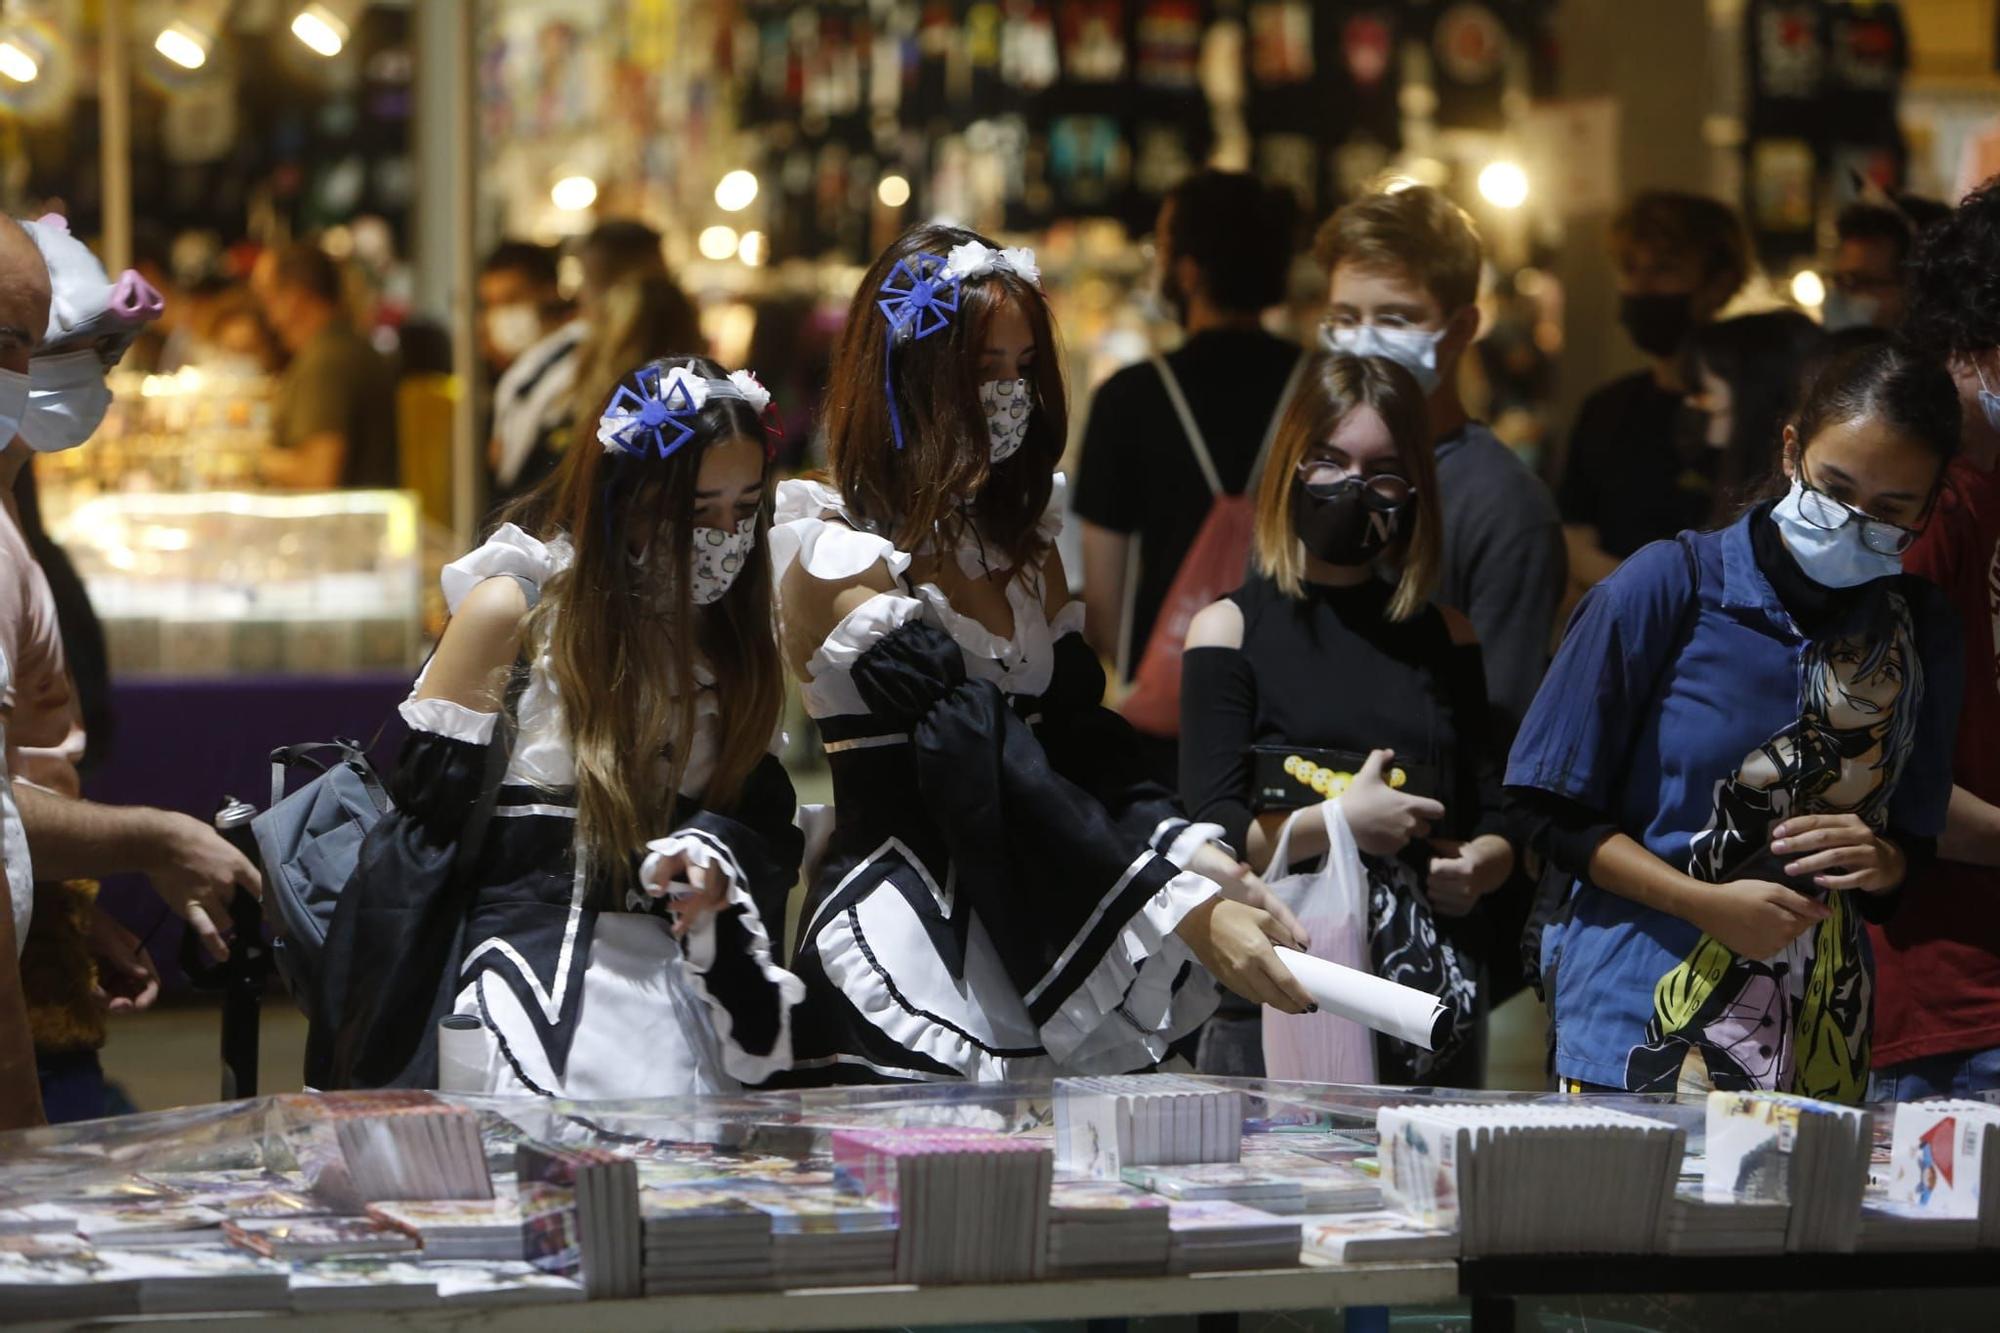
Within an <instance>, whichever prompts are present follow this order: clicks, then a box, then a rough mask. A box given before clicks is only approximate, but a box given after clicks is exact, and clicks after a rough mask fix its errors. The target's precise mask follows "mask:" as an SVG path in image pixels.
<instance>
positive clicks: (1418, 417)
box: [1254, 355, 1443, 621]
mask: <svg viewBox="0 0 2000 1333" xmlns="http://www.w3.org/2000/svg"><path fill="white" fill-rule="evenodd" d="M1363 407H1370V408H1373V409H1375V412H1376V414H1377V415H1379V416H1380V417H1381V418H1382V421H1383V423H1384V424H1385V425H1387V426H1388V427H1389V438H1390V439H1391V440H1394V441H1395V443H1396V458H1397V461H1398V462H1399V463H1401V464H1402V468H1403V475H1404V476H1405V477H1407V478H1409V481H1410V486H1411V489H1412V490H1413V491H1414V492H1415V494H1414V495H1413V496H1412V497H1411V499H1410V509H1409V515H1410V521H1409V522H1408V523H1406V524H1404V525H1403V529H1402V532H1401V534H1400V535H1399V536H1398V537H1397V538H1396V540H1395V541H1394V542H1392V543H1390V545H1389V547H1388V548H1387V549H1386V550H1384V551H1383V552H1382V562H1383V563H1384V564H1386V565H1389V566H1391V567H1393V568H1395V569H1396V570H1397V571H1398V577H1397V580H1396V592H1395V595H1394V596H1393V597H1391V598H1390V599H1389V619H1391V620H1396V621H1403V620H1408V619H1409V618H1410V617H1411V616H1414V615H1415V614H1417V612H1419V611H1421V610H1422V609H1423V607H1424V603H1425V602H1427V601H1429V600H1430V596H1431V593H1432V592H1433V591H1435V590H1436V588H1437V582H1438V571H1439V568H1440V566H1441V565H1442V563H1443V556H1442V554H1441V548H1442V538H1441V537H1440V535H1439V532H1440V529H1441V527H1442V526H1443V521H1442V519H1441V518H1440V516H1439V512H1438V493H1437V459H1436V455H1435V453H1434V452H1433V450H1432V448H1431V423H1430V413H1429V410H1428V409H1427V408H1426V407H1425V405H1424V391H1423V390H1422V389H1421V388H1419V387H1418V385H1417V381H1416V378H1415V377H1414V376H1412V375H1411V374H1410V372H1409V371H1407V370H1405V369H1404V368H1403V367H1401V366H1399V365H1397V364H1396V363H1395V362H1394V361H1390V360H1388V359H1386V358H1384V357H1379V356H1326V355H1319V356H1315V357H1314V358H1313V359H1312V363H1311V364H1310V365H1308V366H1307V367H1306V371H1305V374H1304V376H1303V377H1301V379H1300V381H1299V391H1298V392H1297V393H1295V394H1293V395H1292V403H1291V406H1290V407H1288V408H1286V409H1285V419H1284V420H1283V421H1281V422H1279V423H1278V434H1277V438H1276V439H1274V440H1272V442H1271V457H1270V459H1269V460H1268V461H1267V462H1266V463H1265V465H1264V479H1263V481H1262V482H1260V483H1258V486H1257V523H1256V529H1255V533H1256V536H1255V543H1254V545H1255V556H1256V562H1257V571H1258V572H1259V573H1261V574H1263V575H1264V576H1265V577H1267V578H1269V579H1270V580H1271V581H1272V582H1273V583H1275V584H1277V585H1278V590H1279V591H1280V592H1283V593H1284V594H1285V595H1286V596H1287V597H1297V596H1298V595H1299V594H1300V591H1301V590H1302V587H1303V579H1304V576H1305V567H1306V556H1305V546H1304V545H1303V544H1302V543H1301V542H1300V541H1299V537H1298V533H1297V531H1296V530H1295V529H1294V527H1293V525H1292V490H1293V485H1292V484H1293V482H1294V480H1296V478H1297V477H1298V471H1299V464H1300V463H1302V462H1304V461H1305V459H1306V456H1307V455H1308V454H1310V453H1311V452H1312V451H1313V450H1314V449H1317V448H1319V447H1320V446H1321V445H1323V444H1325V443H1326V442H1327V441H1329V440H1331V439H1332V438H1333V433H1334V432H1335V431H1336V430H1338V429H1340V423H1341V422H1343V421H1345V420H1347V417H1348V414H1349V413H1351V412H1353V411H1355V410H1356V409H1358V408H1363Z"/></svg>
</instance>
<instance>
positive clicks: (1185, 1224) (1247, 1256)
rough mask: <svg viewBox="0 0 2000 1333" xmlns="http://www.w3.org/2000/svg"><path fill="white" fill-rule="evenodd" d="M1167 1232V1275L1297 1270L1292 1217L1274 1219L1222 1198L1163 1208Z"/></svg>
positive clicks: (1295, 1227)
mask: <svg viewBox="0 0 2000 1333" xmlns="http://www.w3.org/2000/svg"><path fill="white" fill-rule="evenodd" d="M1167 1231H1168V1234H1169V1236H1170V1238H1171V1244H1170V1245H1169V1247H1168V1250H1167V1271H1168V1272H1170V1273H1215V1272H1223V1271H1230V1270H1236V1269H1245V1268H1296V1267H1298V1263H1299V1243H1300V1242H1299V1220H1298V1219H1297V1218H1296V1217H1274V1216H1273V1215H1271V1214H1270V1213H1267V1212H1264V1211H1262V1210H1261V1209H1257V1208H1248V1207H1245V1206H1244V1205H1242V1204H1240V1203H1231V1202H1229V1201H1228V1200H1226V1199H1205V1200H1199V1201H1196V1202H1193V1203H1176V1204H1171V1205H1169V1207H1168V1211H1167Z"/></svg>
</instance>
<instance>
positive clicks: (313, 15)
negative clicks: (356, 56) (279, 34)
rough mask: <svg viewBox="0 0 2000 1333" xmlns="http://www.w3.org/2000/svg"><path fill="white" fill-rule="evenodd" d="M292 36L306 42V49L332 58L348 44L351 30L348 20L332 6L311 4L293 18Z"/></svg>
mask: <svg viewBox="0 0 2000 1333" xmlns="http://www.w3.org/2000/svg"><path fill="white" fill-rule="evenodd" d="M292 36H294V37H296V38H298V39H299V40H300V41H302V42H304V43H305V44H306V49H308V50H310V51H312V52H313V53H314V54H316V55H322V56H327V57H329V58H331V57H333V56H337V55H339V54H340V48H341V47H343V46H346V45H347V38H348V36H349V30H348V25H347V20H346V19H345V18H343V17H342V16H341V15H339V14H336V13H335V12H334V11H333V10H332V8H330V7H329V6H327V5H322V4H311V5H307V6H306V7H305V8H304V9H301V10H300V11H299V12H298V15H297V16H296V17H295V18H293V19H292Z"/></svg>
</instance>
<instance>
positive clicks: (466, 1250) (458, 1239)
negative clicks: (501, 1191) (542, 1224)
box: [368, 1197, 526, 1260]
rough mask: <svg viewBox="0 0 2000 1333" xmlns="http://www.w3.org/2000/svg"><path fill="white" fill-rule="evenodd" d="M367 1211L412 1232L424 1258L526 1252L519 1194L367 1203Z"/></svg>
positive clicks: (496, 1256)
mask: <svg viewBox="0 0 2000 1333" xmlns="http://www.w3.org/2000/svg"><path fill="white" fill-rule="evenodd" d="M368 1215H369V1216H370V1217H372V1218H374V1219H375V1220H376V1221H378V1222H382V1223H384V1224H386V1225H388V1226H392V1227H395V1228H396V1229H398V1230H399V1231H402V1232H404V1233H405V1234H407V1235H409V1236H411V1237H413V1238H414V1239H415V1240H416V1242H417V1243H418V1244H420V1245H422V1246H423V1249H424V1258H426V1259H482V1260H483V1259H520V1258H522V1257H523V1256H524V1255H525V1254H526V1251H525V1250H524V1249H523V1248H522V1241H521V1203H520V1199H519V1198H518V1197H502V1198H493V1199H405V1200H401V1201H398V1202H393V1203H371V1204H369V1205H368Z"/></svg>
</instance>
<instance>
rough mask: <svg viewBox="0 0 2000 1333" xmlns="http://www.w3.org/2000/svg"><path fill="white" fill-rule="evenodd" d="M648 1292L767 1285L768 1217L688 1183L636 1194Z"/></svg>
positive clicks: (747, 1288) (665, 1293)
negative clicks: (678, 1186) (686, 1185)
mask: <svg viewBox="0 0 2000 1333" xmlns="http://www.w3.org/2000/svg"><path fill="white" fill-rule="evenodd" d="M639 1217H640V1224H641V1227H642V1235H643V1241H644V1243H643V1270H642V1271H643V1273H644V1276H645V1291H646V1294H647V1295H648V1296H670V1295H674V1294H676V1293H680V1292H697V1291H756V1290H758V1289H760V1288H764V1287H768V1286H770V1285H771V1218H770V1215H769V1214H767V1213H765V1212H763V1211H762V1210H760V1209H757V1208H753V1207H751V1206H750V1205H749V1204H747V1203H745V1202H743V1201H742V1200H741V1199H735V1198H730V1197H728V1196H726V1195H720V1194H711V1193H708V1192H706V1191H703V1190H700V1189H697V1188H694V1187H681V1188H677V1187H674V1186H666V1187H663V1188H658V1189H651V1188H649V1189H643V1190H641V1191H640V1192H639Z"/></svg>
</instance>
